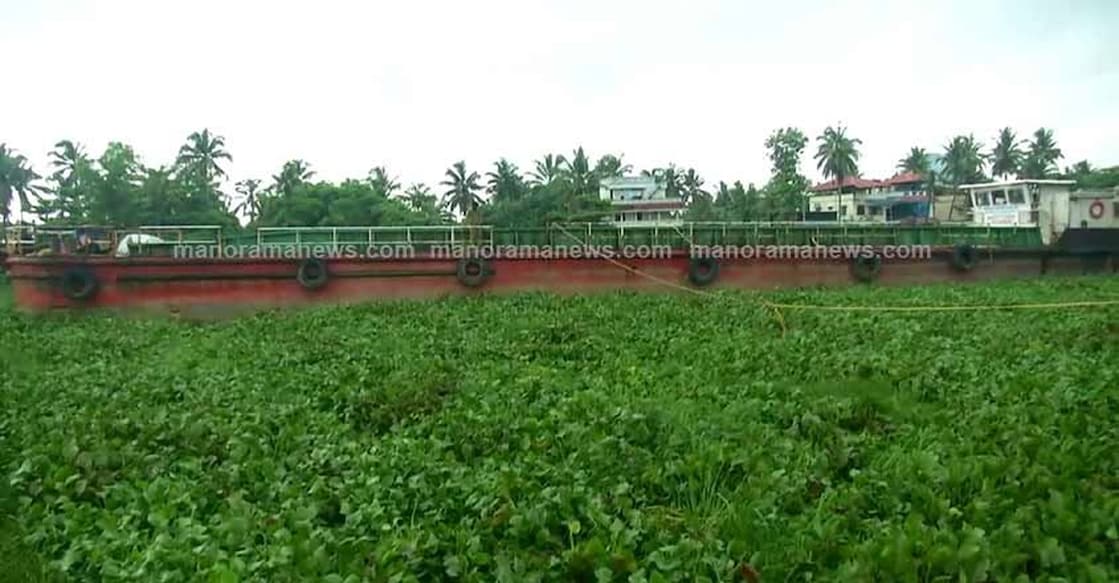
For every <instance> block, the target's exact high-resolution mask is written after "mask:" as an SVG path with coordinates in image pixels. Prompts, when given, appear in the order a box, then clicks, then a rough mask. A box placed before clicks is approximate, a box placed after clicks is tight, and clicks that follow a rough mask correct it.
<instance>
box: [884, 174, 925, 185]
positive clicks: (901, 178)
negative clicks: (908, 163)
mask: <svg viewBox="0 0 1119 583" xmlns="http://www.w3.org/2000/svg"><path fill="white" fill-rule="evenodd" d="M924 181H925V177H924V176H922V175H921V174H920V173H918V172H902V173H901V174H895V175H894V176H893V177H892V178H888V179H886V180H883V181H882V184H891V185H892V184H910V183H913V182H924Z"/></svg>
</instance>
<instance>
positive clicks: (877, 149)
mask: <svg viewBox="0 0 1119 583" xmlns="http://www.w3.org/2000/svg"><path fill="white" fill-rule="evenodd" d="M1116 26H1119V0H1094V1H1093V0H1070V1H1066V2H1055V1H1051V0H1005V1H986V0H938V1H936V2H928V3H915V2H906V1H904V0H880V1H879V0H867V1H844V2H840V1H833V0H783V1H779V2H773V1H765V2H751V1H747V0H690V1H688V2H674V3H668V2H663V3H662V2H657V1H656V0H642V1H638V0H622V1H611V0H594V1H592V0H564V1H558V0H557V1H533V0H509V1H487V0H469V1H463V0H460V1H450V0H443V1H429V0H402V1H398V2H391V3H389V2H370V1H366V2H335V1H326V0H316V1H300V2H289V1H286V0H285V1H270V2H263V1H261V2H257V1H251V2H250V1H238V0H225V1H217V0H190V1H181V0H174V1H156V0H119V1H108V0H0V54H2V55H4V66H3V70H4V80H5V83H4V86H3V87H2V88H0V142H7V143H8V145H9V146H11V147H14V148H16V149H18V150H19V151H20V152H22V153H24V154H25V155H27V156H28V157H30V158H31V159H32V161H33V162H34V163H35V165H36V169H37V170H39V171H40V173H42V174H46V173H47V172H46V171H47V167H46V161H47V157H46V154H47V152H48V151H49V150H50V148H51V147H52V145H53V144H54V143H55V142H56V141H58V140H60V139H63V138H68V139H72V140H76V141H79V142H81V143H83V144H84V145H85V146H86V148H87V150H88V151H90V152H91V153H93V154H98V153H100V151H101V150H102V149H103V148H104V146H105V144H106V143H107V142H108V141H110V140H119V141H123V142H126V143H129V144H131V145H133V146H134V147H135V148H136V150H137V152H138V153H139V154H140V156H141V158H142V159H143V161H144V162H145V163H147V164H151V165H158V164H162V163H169V162H170V161H171V160H172V159H173V157H174V155H175V152H176V151H177V149H178V147H179V145H180V144H181V143H182V142H183V141H184V139H185V138H186V136H187V135H188V134H189V133H190V132H192V131H195V130H198V129H201V128H203V127H208V128H210V129H211V130H212V131H214V132H216V133H217V134H219V135H223V136H225V138H226V140H227V146H228V149H229V150H230V152H231V153H232V154H233V158H234V161H233V164H231V165H229V168H228V169H229V171H230V175H231V178H232V179H233V180H239V179H242V178H246V177H259V178H264V179H267V178H268V177H269V176H271V175H272V174H274V173H277V172H278V169H279V167H280V165H281V164H282V163H283V162H284V161H285V160H287V159H290V158H296V157H298V158H303V159H306V160H307V161H309V162H310V163H311V165H312V167H313V169H315V170H316V171H317V172H318V173H319V176H320V177H323V178H328V179H332V180H338V179H341V178H344V177H349V176H352V177H361V176H365V175H366V173H367V171H368V169H369V168H371V167H372V166H375V165H384V166H387V167H388V169H389V171H390V173H391V174H393V175H395V176H397V177H399V180H400V181H401V182H403V183H405V184H407V183H410V182H415V181H424V182H427V183H428V184H431V185H435V184H437V183H438V182H439V181H440V180H441V179H442V174H443V171H444V170H445V169H446V168H447V167H448V166H450V165H451V164H452V163H453V162H455V161H456V160H459V159H465V161H466V162H467V165H468V167H470V168H472V169H474V170H478V171H479V172H480V173H484V172H485V171H486V170H488V169H489V166H490V165H491V164H492V162H493V161H494V160H496V159H497V158H498V157H500V156H505V157H508V158H510V159H511V160H513V161H515V162H517V163H518V164H519V165H520V166H521V168H522V170H525V171H527V170H528V169H530V168H531V165H532V160H534V159H536V158H539V157H540V156H541V155H543V154H544V153H546V152H563V153H569V152H570V151H571V150H572V149H574V148H575V147H576V146H577V145H580V144H581V145H583V146H584V147H585V148H586V150H587V152H588V153H589V154H590V155H592V156H593V157H597V156H599V155H601V154H603V153H608V152H611V153H624V155H625V160H626V162H628V163H632V164H634V166H635V167H636V168H637V169H641V168H647V167H652V166H658V165H664V164H667V163H668V162H676V163H677V164H679V165H681V166H685V167H689V166H691V167H695V168H696V169H697V170H698V171H699V172H700V173H701V174H702V175H703V176H704V177H705V178H706V180H707V182H708V184H709V185H713V184H715V183H716V182H717V181H718V180H720V179H722V180H726V181H727V182H731V181H733V180H735V179H741V180H743V181H744V182H751V181H752V182H755V183H758V184H759V185H761V184H762V183H764V182H765V181H766V179H767V178H768V175H769V162H768V160H767V159H766V155H765V148H764V145H763V143H764V141H765V138H766V136H767V135H769V133H770V132H771V131H772V130H774V129H776V128H778V127H782V126H787V125H793V126H797V127H800V128H801V129H802V130H803V131H805V133H806V134H808V135H809V137H811V138H814V137H815V136H817V135H818V134H819V133H820V132H821V131H822V130H823V128H824V127H825V126H826V125H828V124H832V123H837V122H841V123H843V124H845V125H847V126H848V128H849V132H850V134H851V135H853V136H855V137H858V138H860V139H862V140H863V161H862V164H861V169H862V172H863V174H864V175H865V176H869V177H884V176H889V175H890V174H892V173H893V170H894V166H895V164H896V161H897V160H898V159H899V158H900V157H902V156H903V155H904V154H905V153H906V151H907V150H908V148H909V147H910V146H913V145H920V146H924V147H926V148H929V149H930V150H933V151H940V150H941V149H942V146H943V144H945V143H946V142H947V141H948V139H949V138H950V137H951V136H952V135H954V134H958V133H969V132H974V133H975V134H976V137H978V138H981V139H983V140H985V141H986V143H987V144H988V145H990V143H991V142H993V138H994V135H995V133H996V132H997V130H998V129H999V128H1000V127H1002V126H1004V125H1010V126H1012V127H1015V128H1016V129H1018V130H1019V134H1020V135H1022V136H1025V135H1027V134H1029V133H1030V132H1032V131H1033V130H1034V129H1036V128H1037V127H1038V126H1041V125H1045V126H1047V127H1050V128H1052V129H1054V131H1055V133H1056V138H1057V141H1058V144H1059V146H1061V147H1062V148H1063V149H1064V151H1065V155H1066V159H1065V160H1063V161H1062V163H1061V164H1062V166H1064V165H1067V164H1071V163H1072V162H1075V161H1077V160H1080V159H1088V160H1089V161H1091V162H1092V163H1093V164H1096V165H1105V164H1106V165H1114V164H1119V37H1117V36H1116V35H1115V34H1114V31H1115V30H1116ZM813 150H814V144H810V145H809V149H808V153H807V155H806V156H805V160H804V169H805V171H806V174H808V175H809V176H810V177H811V178H813V179H819V175H818V173H817V172H816V169H815V164H814V162H813V161H812V160H811V157H810V156H811V152H812V151H813ZM226 190H227V192H231V191H232V188H231V186H230V187H227V188H226ZM437 190H439V191H442V189H441V188H437Z"/></svg>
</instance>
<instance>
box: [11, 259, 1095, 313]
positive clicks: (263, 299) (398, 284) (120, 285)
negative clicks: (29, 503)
mask: <svg viewBox="0 0 1119 583" xmlns="http://www.w3.org/2000/svg"><path fill="white" fill-rule="evenodd" d="M324 262H325V264H326V265H327V268H328V274H329V275H328V280H327V282H326V284H325V285H323V286H322V287H321V288H319V289H306V288H304V287H303V286H301V285H300V283H299V282H298V281H297V278H296V274H297V271H298V269H299V265H300V263H301V261H300V260H297V259H222V260H213V259H210V260H169V259H160V258H134V259H113V258H75V257H55V258H41V257H35V258H32V257H19V258H12V259H10V260H9V262H8V269H9V277H10V279H11V281H12V288H13V292H14V300H15V304H16V306H17V308H18V309H20V310H23V311H28V312H49V311H56V310H109V311H114V312H117V311H121V312H157V313H158V312H163V313H171V314H179V315H183V316H187V317H191V318H209V317H222V316H225V315H229V314H236V313H244V312H252V311H259V310H267V309H274V308H291V307H299V306H306V305H316V304H346V303H357V302H366V301H372V300H392V299H405V298H417V299H425V298H426V299H432V298H441V297H448V296H456V295H479V294H483V295H484V294H506V293H517V292H548V293H557V294H587V293H598V292H610V291H621V290H629V291H642V292H653V291H668V292H671V291H677V292H684V291H685V289H703V290H719V289H742V290H776V289H789V288H806V287H834V286H845V285H853V284H859V283H860V281H859V280H858V278H856V277H855V274H854V271H853V269H852V262H851V261H849V260H833V259H773V260H769V259H757V258H754V259H724V260H720V261H719V271H718V274H717V277H716V278H715V280H714V281H712V282H711V283H710V284H708V285H705V286H702V287H699V286H696V285H695V284H693V283H692V282H691V281H690V280H689V268H690V266H691V263H690V259H689V257H687V256H686V255H684V254H677V255H674V256H671V257H664V258H649V259H626V260H621V259H619V260H616V261H609V260H605V259H602V258H579V259H494V260H489V261H488V262H487V264H488V266H489V276H488V277H487V278H486V279H485V280H484V282H482V284H481V285H478V286H476V287H472V286H468V285H464V284H463V283H462V282H460V280H459V278H458V277H457V269H458V266H459V265H458V262H457V261H455V260H453V259H446V258H424V257H417V258H410V259H403V260H368V259H328V260H324ZM1116 264H1117V259H1116V256H1115V255H1114V254H1107V255H1099V254H1096V255H1069V254H1054V253H1051V252H1012V251H1009V250H1003V251H991V252H984V253H982V254H981V255H980V257H978V259H977V261H976V263H975V264H974V266H973V267H972V268H971V269H969V270H959V269H956V268H954V267H953V266H952V265H951V263H950V261H949V255H948V254H947V253H945V252H940V253H938V254H934V256H933V257H931V258H921V259H912V260H883V262H882V264H881V270H880V271H879V272H878V274H877V277H876V278H875V279H874V280H873V282H871V283H870V285H890V286H899V285H900V286H906V285H922V284H930V283H947V282H968V281H989V280H998V279H1016V278H1031V277H1039V276H1050V275H1060V274H1067V275H1079V274H1085V273H1101V272H1102V273H1114V272H1116V267H1117V265H1116ZM74 269H80V270H84V271H87V272H89V273H92V274H94V276H95V277H96V279H97V282H98V286H97V287H98V289H97V292H96V293H95V294H93V295H92V296H91V297H89V298H86V299H82V300H75V299H71V298H68V297H67V296H66V295H65V294H63V292H62V286H61V285H60V281H61V278H62V276H63V274H64V273H67V271H68V270H74Z"/></svg>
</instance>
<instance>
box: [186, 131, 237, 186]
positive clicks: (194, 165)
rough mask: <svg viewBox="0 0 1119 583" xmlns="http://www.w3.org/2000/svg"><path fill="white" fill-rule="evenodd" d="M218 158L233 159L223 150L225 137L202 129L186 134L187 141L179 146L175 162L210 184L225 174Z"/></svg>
mask: <svg viewBox="0 0 1119 583" xmlns="http://www.w3.org/2000/svg"><path fill="white" fill-rule="evenodd" d="M220 160H228V161H233V157H232V156H230V155H229V152H227V151H226V150H225V138H223V137H221V136H215V135H213V134H211V133H210V130H208V129H204V130H202V131H201V132H194V133H193V134H190V135H189V136H187V143H186V144H183V146H182V147H181V148H179V156H178V158H176V159H175V162H176V163H177V164H178V165H179V166H180V167H181V168H183V169H185V170H186V171H187V172H189V173H192V174H194V175H195V176H198V177H200V178H202V180H203V181H204V182H205V183H206V184H210V183H211V182H213V180H214V179H215V178H218V177H224V176H225V170H224V169H222V167H221V165H220V164H219V161H220Z"/></svg>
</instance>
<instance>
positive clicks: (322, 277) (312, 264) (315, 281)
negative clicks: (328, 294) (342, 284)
mask: <svg viewBox="0 0 1119 583" xmlns="http://www.w3.org/2000/svg"><path fill="white" fill-rule="evenodd" d="M295 279H296V281H298V282H299V285H301V286H303V289H307V290H317V289H321V288H322V287H323V286H325V285H326V283H327V282H328V281H329V280H330V270H329V269H328V268H327V266H326V262H325V261H323V260H322V259H319V258H317V257H311V258H309V259H304V260H303V261H302V262H301V263H300V264H299V270H298V271H296V273H295Z"/></svg>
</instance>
